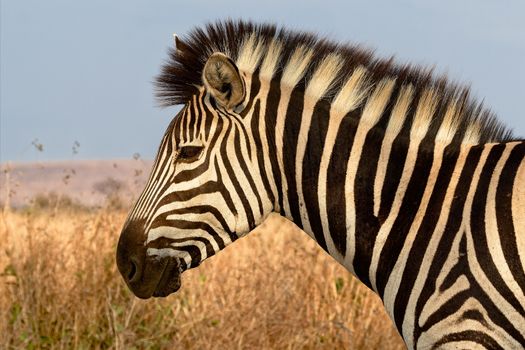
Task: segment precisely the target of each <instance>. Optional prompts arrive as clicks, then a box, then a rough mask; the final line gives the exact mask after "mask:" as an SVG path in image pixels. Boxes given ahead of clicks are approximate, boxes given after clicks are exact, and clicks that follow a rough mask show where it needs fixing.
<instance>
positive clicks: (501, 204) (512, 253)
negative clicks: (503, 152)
mask: <svg viewBox="0 0 525 350" xmlns="http://www.w3.org/2000/svg"><path fill="white" fill-rule="evenodd" d="M507 147H510V146H507ZM524 157H525V143H520V144H518V145H516V146H514V149H513V150H512V151H511V153H510V155H509V159H508V160H507V162H506V163H505V166H504V167H503V169H502V171H501V176H500V178H499V182H498V188H497V191H496V219H497V222H498V232H499V238H500V241H501V246H502V248H503V254H504V256H505V260H506V261H507V264H508V265H509V268H510V271H511V273H512V276H513V278H514V279H515V280H516V282H517V283H518V285H519V286H520V288H521V290H522V291H523V292H525V272H524V271H523V266H522V265H521V261H520V255H519V252H518V246H517V241H516V230H515V228H514V223H513V219H512V214H513V213H512V196H513V195H515V194H514V193H513V187H514V182H515V180H516V175H517V173H518V169H519V167H520V165H521V163H522V162H523V159H524Z"/></svg>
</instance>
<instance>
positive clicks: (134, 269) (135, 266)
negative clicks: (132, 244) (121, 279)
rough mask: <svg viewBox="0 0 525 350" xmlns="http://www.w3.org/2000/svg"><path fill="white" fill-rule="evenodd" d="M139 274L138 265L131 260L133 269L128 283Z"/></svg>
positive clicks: (130, 271)
mask: <svg viewBox="0 0 525 350" xmlns="http://www.w3.org/2000/svg"><path fill="white" fill-rule="evenodd" d="M136 274H137V264H136V263H135V262H134V261H133V260H131V269H130V270H129V273H128V281H129V282H131V281H132V280H133V277H135V275H136Z"/></svg>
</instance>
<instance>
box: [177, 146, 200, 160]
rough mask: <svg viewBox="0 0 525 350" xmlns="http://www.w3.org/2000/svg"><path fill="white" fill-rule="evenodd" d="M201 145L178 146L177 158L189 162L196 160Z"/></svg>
mask: <svg viewBox="0 0 525 350" xmlns="http://www.w3.org/2000/svg"><path fill="white" fill-rule="evenodd" d="M202 149H203V147H202V146H182V147H180V148H179V154H178V157H177V159H180V160H183V161H186V162H190V161H193V160H196V159H197V158H198V157H199V155H200V154H201V152H202Z"/></svg>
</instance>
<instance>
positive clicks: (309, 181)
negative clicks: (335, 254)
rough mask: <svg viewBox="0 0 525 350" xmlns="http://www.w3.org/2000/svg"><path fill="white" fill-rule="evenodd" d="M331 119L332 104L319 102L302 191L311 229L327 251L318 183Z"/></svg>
mask: <svg viewBox="0 0 525 350" xmlns="http://www.w3.org/2000/svg"><path fill="white" fill-rule="evenodd" d="M329 119H330V103H328V102H327V101H319V102H317V104H316V105H315V107H314V110H313V115H312V122H311V125H310V130H309V131H308V140H307V142H306V149H305V155H304V158H303V173H302V183H303V184H302V186H303V188H302V191H303V195H304V202H305V206H306V210H307V211H308V219H309V221H310V227H311V228H312V232H313V233H314V236H315V240H316V241H317V243H318V244H319V245H320V246H321V248H323V249H324V250H327V248H326V241H325V238H324V234H323V226H322V224H321V215H320V212H319V197H318V192H319V190H318V181H319V168H320V166H321V155H322V154H323V146H324V144H325V141H326V133H327V131H328V121H329Z"/></svg>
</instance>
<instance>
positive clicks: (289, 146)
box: [282, 86, 304, 229]
mask: <svg viewBox="0 0 525 350" xmlns="http://www.w3.org/2000/svg"><path fill="white" fill-rule="evenodd" d="M303 103H304V94H303V91H302V88H301V87H300V86H296V87H295V88H294V89H293V90H292V93H291V96H290V101H289V103H288V109H287V111H286V116H285V120H286V122H285V125H284V134H283V151H282V152H283V165H284V174H285V176H286V182H287V183H288V204H289V205H290V213H286V214H287V216H288V214H289V215H291V216H292V218H293V222H294V223H295V224H296V225H297V226H299V228H301V229H302V228H303V224H302V220H301V214H300V210H299V196H298V190H299V189H298V188H297V181H296V179H295V176H296V171H297V169H296V168H295V159H296V156H297V143H298V139H299V129H300V127H301V120H302V114H303V108H304V105H303Z"/></svg>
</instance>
